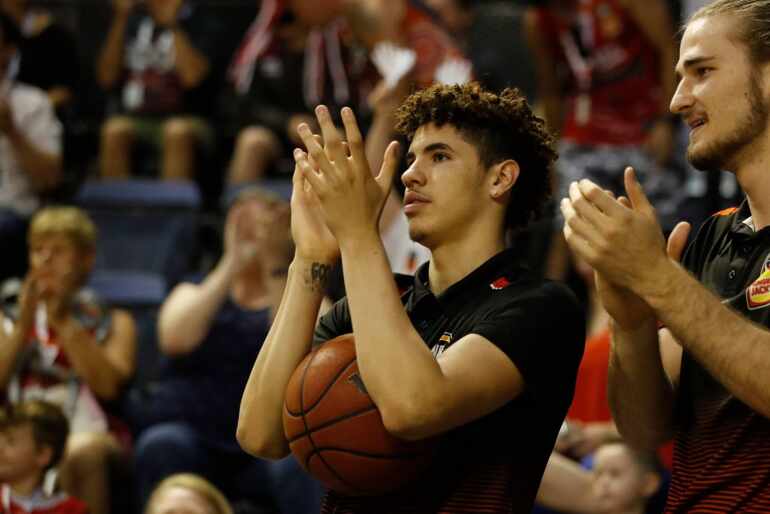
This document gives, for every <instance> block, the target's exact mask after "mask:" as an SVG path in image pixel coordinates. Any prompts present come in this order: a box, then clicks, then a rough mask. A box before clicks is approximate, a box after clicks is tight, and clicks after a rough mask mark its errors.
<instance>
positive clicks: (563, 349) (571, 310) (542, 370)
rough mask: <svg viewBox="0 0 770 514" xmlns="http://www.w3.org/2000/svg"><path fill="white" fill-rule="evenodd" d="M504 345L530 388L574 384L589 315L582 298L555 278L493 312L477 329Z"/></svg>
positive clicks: (504, 350)
mask: <svg viewBox="0 0 770 514" xmlns="http://www.w3.org/2000/svg"><path fill="white" fill-rule="evenodd" d="M473 332H474V333H476V334H478V335H480V336H482V337H484V338H486V339H487V340H489V341H490V342H492V343H493V344H494V345H496V346H497V347H498V348H500V349H501V350H502V351H503V352H504V353H505V354H506V355H507V356H508V357H509V358H510V359H511V361H512V362H513V364H514V365H515V366H516V368H517V369H518V371H519V373H521V374H522V376H523V377H524V382H525V384H526V385H527V387H528V388H533V389H535V390H542V389H544V388H554V386H557V387H556V388H557V389H558V384H563V383H565V382H562V381H563V380H564V381H571V383H572V385H573V386H574V382H575V376H576V374H577V368H578V365H579V363H580V359H581V358H582V356H583V346H584V341H585V320H584V316H583V312H582V310H581V308H580V307H579V304H578V302H577V299H576V298H575V296H574V295H573V294H572V292H571V291H570V290H569V289H567V287H566V286H564V285H559V284H556V283H553V282H549V283H546V284H544V285H543V286H542V287H540V288H538V289H537V290H536V291H534V292H532V293H530V294H527V295H525V296H523V297H519V298H515V299H513V300H512V301H511V302H509V303H508V304H506V305H504V306H502V307H500V308H499V309H495V310H493V311H492V312H490V313H488V314H487V316H485V318H484V319H483V320H482V321H480V322H479V323H478V325H477V326H476V327H474V330H473Z"/></svg>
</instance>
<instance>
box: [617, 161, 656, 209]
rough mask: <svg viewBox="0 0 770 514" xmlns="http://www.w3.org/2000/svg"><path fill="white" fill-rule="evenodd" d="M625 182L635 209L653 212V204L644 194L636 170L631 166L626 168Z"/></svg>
mask: <svg viewBox="0 0 770 514" xmlns="http://www.w3.org/2000/svg"><path fill="white" fill-rule="evenodd" d="M623 183H624V185H625V187H626V194H627V195H628V198H629V200H631V205H633V207H634V210H636V211H640V212H643V213H645V214H651V213H652V212H653V211H654V209H653V207H652V204H651V203H650V201H649V200H648V199H647V196H646V195H645V194H644V190H643V189H642V185H641V184H640V183H639V180H637V178H636V172H635V171H634V168H632V167H631V166H629V167H628V168H626V172H625V174H624V175H623Z"/></svg>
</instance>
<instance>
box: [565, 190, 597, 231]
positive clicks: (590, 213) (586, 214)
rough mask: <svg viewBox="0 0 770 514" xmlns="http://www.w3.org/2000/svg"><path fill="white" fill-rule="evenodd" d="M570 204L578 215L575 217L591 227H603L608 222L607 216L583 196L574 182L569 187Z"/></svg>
mask: <svg viewBox="0 0 770 514" xmlns="http://www.w3.org/2000/svg"><path fill="white" fill-rule="evenodd" d="M569 203H570V207H571V208H572V210H573V211H574V212H575V213H576V214H575V215H576V216H579V217H581V218H583V219H584V220H586V221H587V222H588V223H590V224H591V225H593V226H595V227H601V226H602V225H604V224H605V223H606V222H607V216H606V215H604V214H603V213H602V212H601V210H599V208H598V207H597V206H596V205H595V204H593V203H592V202H591V201H590V200H589V199H588V198H586V197H585V196H584V195H583V191H582V190H581V189H580V186H579V185H578V183H577V182H573V183H572V184H570V186H569ZM562 211H563V209H562ZM565 220H566V217H565Z"/></svg>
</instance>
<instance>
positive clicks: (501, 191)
mask: <svg viewBox="0 0 770 514" xmlns="http://www.w3.org/2000/svg"><path fill="white" fill-rule="evenodd" d="M491 171H492V173H491V175H490V180H491V183H490V185H489V194H490V196H491V197H492V198H494V199H495V200H498V199H500V198H502V197H503V196H505V195H506V193H508V191H510V190H511V188H512V187H513V185H514V184H515V183H516V181H517V180H518V179H519V173H520V172H521V169H520V168H519V163H518V162H516V161H514V160H513V159H508V160H506V161H503V162H500V163H497V164H495V165H494V166H492V170H491Z"/></svg>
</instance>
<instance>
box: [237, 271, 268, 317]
mask: <svg viewBox="0 0 770 514" xmlns="http://www.w3.org/2000/svg"><path fill="white" fill-rule="evenodd" d="M265 287H266V285H265V279H264V277H263V276H262V272H261V270H253V271H252V270H246V271H243V272H241V273H240V274H239V275H237V276H236V277H235V278H234V279H233V283H232V285H231V286H230V297H231V298H232V299H233V301H234V302H235V303H236V304H237V305H238V306H240V307H243V308H246V309H258V308H262V307H264V306H265V305H264V304H265V294H266V291H265Z"/></svg>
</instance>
